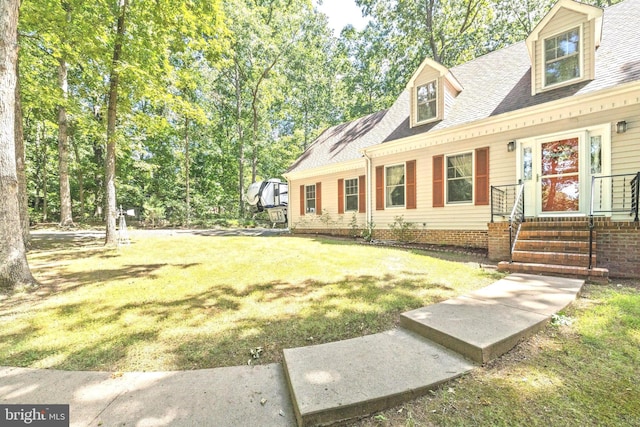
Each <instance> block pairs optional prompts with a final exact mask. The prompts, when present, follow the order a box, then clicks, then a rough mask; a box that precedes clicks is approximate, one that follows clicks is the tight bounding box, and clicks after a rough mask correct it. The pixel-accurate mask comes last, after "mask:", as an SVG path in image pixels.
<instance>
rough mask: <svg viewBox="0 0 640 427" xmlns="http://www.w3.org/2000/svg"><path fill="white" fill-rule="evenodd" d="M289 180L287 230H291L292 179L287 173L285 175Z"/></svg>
mask: <svg viewBox="0 0 640 427" xmlns="http://www.w3.org/2000/svg"><path fill="white" fill-rule="evenodd" d="M283 176H284V179H286V180H287V193H288V194H287V230H289V231H291V203H290V202H291V199H290V197H291V180H289V177H288V176H286V175H283Z"/></svg>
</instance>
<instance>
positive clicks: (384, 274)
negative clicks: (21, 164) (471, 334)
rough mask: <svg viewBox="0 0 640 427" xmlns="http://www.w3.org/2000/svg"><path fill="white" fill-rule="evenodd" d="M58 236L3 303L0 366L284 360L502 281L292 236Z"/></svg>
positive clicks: (393, 252)
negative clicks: (30, 290) (121, 243)
mask: <svg viewBox="0 0 640 427" xmlns="http://www.w3.org/2000/svg"><path fill="white" fill-rule="evenodd" d="M101 243H102V242H101V240H98V239H97V238H96V239H93V240H91V239H86V238H79V237H78V236H73V237H71V238H67V240H66V244H64V245H63V244H61V243H60V241H58V240H56V238H55V236H54V237H52V236H47V237H46V238H45V239H42V240H40V241H38V239H37V238H36V239H34V248H35V250H33V251H32V252H31V253H30V254H29V262H30V265H31V266H32V270H33V272H34V274H35V276H36V277H37V278H38V280H40V281H41V282H42V283H43V284H44V286H43V287H42V288H41V289H40V290H39V291H38V292H36V293H34V294H19V295H15V296H13V297H11V298H6V299H4V300H2V301H0V322H2V323H3V328H2V330H1V331H0V365H9V366H21V367H39V368H57V369H68V370H110V371H139V370H181V369H197V368H210V367H218V366H231V365H240V364H246V363H247V362H248V361H249V359H250V358H251V357H250V354H249V349H251V348H256V347H262V348H263V349H264V351H263V353H262V356H261V358H260V359H258V360H251V363H269V362H275V361H279V360H280V358H281V354H282V349H283V348H292V347H299V346H304V345H310V344H319V343H323V342H329V341H335V340H339V339H346V338H353V337H356V336H361V335H365V334H370V333H376V332H380V331H384V330H388V329H391V328H393V327H394V326H395V325H396V324H397V322H398V318H399V314H400V313H401V312H403V311H406V310H410V309H413V308H417V307H421V306H423V305H427V304H432V303H434V302H438V301H442V300H444V299H447V298H451V297H453V296H456V295H459V294H461V293H464V292H468V291H470V290H472V289H477V288H481V287H483V286H486V285H487V284H489V283H491V282H493V281H495V280H496V279H497V278H499V277H501V276H499V275H497V274H496V273H494V272H490V271H485V270H482V269H481V268H479V265H478V264H477V263H463V262H454V261H447V260H442V259H438V258H435V257H432V256H429V255H428V254H427V253H425V252H418V251H413V252H409V251H404V250H400V249H393V248H381V247H371V246H363V245H356V244H353V243H350V242H344V241H340V242H336V241H332V240H324V239H301V238H295V237H238V236H184V235H178V236H160V237H146V238H142V237H140V238H138V239H135V240H134V241H133V243H132V244H131V245H130V246H126V247H122V248H121V249H119V250H115V249H111V250H110V249H105V248H103V247H102V246H101Z"/></svg>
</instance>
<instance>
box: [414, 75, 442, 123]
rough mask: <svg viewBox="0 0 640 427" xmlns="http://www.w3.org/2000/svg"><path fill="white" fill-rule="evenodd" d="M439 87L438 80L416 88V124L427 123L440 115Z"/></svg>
mask: <svg viewBox="0 0 640 427" xmlns="http://www.w3.org/2000/svg"><path fill="white" fill-rule="evenodd" d="M437 88H438V85H437V80H434V81H432V82H429V83H427V84H423V85H420V86H418V87H417V88H416V102H417V106H416V110H417V119H416V123H422V122H427V121H430V120H433V119H435V118H436V116H437V115H438V111H437V105H438V89H437Z"/></svg>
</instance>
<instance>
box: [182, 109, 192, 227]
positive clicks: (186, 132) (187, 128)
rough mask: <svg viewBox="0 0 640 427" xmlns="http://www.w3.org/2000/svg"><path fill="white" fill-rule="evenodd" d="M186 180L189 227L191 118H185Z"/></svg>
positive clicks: (189, 220) (188, 221) (188, 220)
mask: <svg viewBox="0 0 640 427" xmlns="http://www.w3.org/2000/svg"><path fill="white" fill-rule="evenodd" d="M184 163H185V165H184V178H185V184H186V190H187V198H186V199H187V200H186V202H187V212H186V214H187V215H186V216H187V218H186V222H187V226H189V223H190V222H191V183H190V173H189V168H190V163H191V159H190V158H189V118H188V117H185V118H184Z"/></svg>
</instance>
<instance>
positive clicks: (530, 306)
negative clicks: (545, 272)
mask: <svg viewBox="0 0 640 427" xmlns="http://www.w3.org/2000/svg"><path fill="white" fill-rule="evenodd" d="M583 286H584V280H582V279H571V278H566V277H554V276H540V275H535V274H510V275H509V276H507V277H505V278H504V279H501V280H499V281H497V282H495V283H493V284H491V285H489V286H487V287H484V288H482V289H479V290H477V291H474V292H472V293H470V294H467V296H469V297H471V298H477V299H485V300H489V301H494V302H497V303H499V304H502V305H507V306H509V307H514V308H519V309H521V310H527V311H532V312H535V313H539V314H543V315H545V316H551V315H553V314H555V313H557V312H559V311H560V310H563V309H564V308H566V307H567V306H568V305H569V304H571V303H572V302H573V301H574V300H575V299H576V297H577V296H578V295H580V291H581V290H582V287H583Z"/></svg>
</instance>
